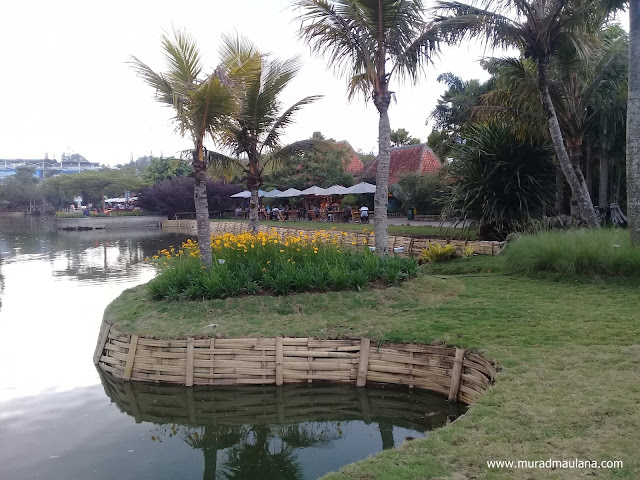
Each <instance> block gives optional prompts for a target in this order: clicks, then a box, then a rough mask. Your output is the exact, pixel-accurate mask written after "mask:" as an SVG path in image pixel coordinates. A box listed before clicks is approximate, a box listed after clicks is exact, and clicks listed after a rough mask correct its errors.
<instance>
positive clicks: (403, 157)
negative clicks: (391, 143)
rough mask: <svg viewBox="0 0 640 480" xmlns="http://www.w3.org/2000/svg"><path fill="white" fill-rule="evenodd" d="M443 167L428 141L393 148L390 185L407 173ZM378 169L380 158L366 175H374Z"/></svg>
mask: <svg viewBox="0 0 640 480" xmlns="http://www.w3.org/2000/svg"><path fill="white" fill-rule="evenodd" d="M441 168H442V163H440V160H439V159H438V157H437V156H436V154H435V153H433V150H431V149H430V148H429V147H428V146H427V144H426V143H420V144H418V145H405V146H403V147H396V148H392V149H391V161H390V163H389V185H393V184H394V183H398V181H399V180H400V177H401V176H402V175H404V174H407V173H435V172H438V171H439V170H440V169H441ZM377 170H378V160H375V161H374V162H373V163H372V164H371V165H370V166H369V168H368V169H367V171H366V173H365V175H364V176H367V177H373V176H375V175H376V172H377Z"/></svg>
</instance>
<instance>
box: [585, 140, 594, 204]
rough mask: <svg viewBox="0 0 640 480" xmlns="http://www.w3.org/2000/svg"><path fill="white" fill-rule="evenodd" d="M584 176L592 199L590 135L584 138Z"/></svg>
mask: <svg viewBox="0 0 640 480" xmlns="http://www.w3.org/2000/svg"><path fill="white" fill-rule="evenodd" d="M584 177H585V180H586V181H587V192H589V196H590V197H591V198H592V199H593V146H592V143H591V137H590V136H588V137H587V138H586V139H585V160H584Z"/></svg>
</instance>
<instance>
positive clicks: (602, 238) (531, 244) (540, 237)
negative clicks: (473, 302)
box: [505, 229, 640, 277]
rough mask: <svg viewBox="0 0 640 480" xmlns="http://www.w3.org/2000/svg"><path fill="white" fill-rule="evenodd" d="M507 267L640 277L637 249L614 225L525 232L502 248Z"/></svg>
mask: <svg viewBox="0 0 640 480" xmlns="http://www.w3.org/2000/svg"><path fill="white" fill-rule="evenodd" d="M505 263H506V266H507V268H508V269H509V270H512V271H522V272H524V273H537V272H545V271H546V272H553V273H560V274H564V275H573V274H579V275H606V276H624V277H640V249H638V248H635V249H634V248H633V247H632V246H631V242H630V240H629V232H628V231H626V230H617V229H599V230H570V231H548V232H540V233H537V234H534V235H524V236H522V237H520V238H518V239H517V240H515V241H514V242H512V243H510V244H509V246H508V247H507V249H506V250H505Z"/></svg>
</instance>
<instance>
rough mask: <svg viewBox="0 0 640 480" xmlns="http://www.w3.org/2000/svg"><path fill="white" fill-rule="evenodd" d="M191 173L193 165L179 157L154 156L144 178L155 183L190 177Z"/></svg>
mask: <svg viewBox="0 0 640 480" xmlns="http://www.w3.org/2000/svg"><path fill="white" fill-rule="evenodd" d="M190 175H193V166H191V165H189V163H187V162H185V161H183V160H181V159H179V158H174V157H169V158H157V157H153V158H152V159H151V162H150V163H149V166H148V167H147V168H146V169H145V171H144V174H143V176H142V178H143V179H144V180H145V181H146V182H148V183H151V184H154V183H159V182H162V181H163V180H168V179H170V178H177V177H188V176H190Z"/></svg>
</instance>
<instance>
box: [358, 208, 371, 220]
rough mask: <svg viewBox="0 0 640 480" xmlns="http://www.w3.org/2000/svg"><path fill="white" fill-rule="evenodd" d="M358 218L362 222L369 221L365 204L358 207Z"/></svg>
mask: <svg viewBox="0 0 640 480" xmlns="http://www.w3.org/2000/svg"><path fill="white" fill-rule="evenodd" d="M360 220H361V221H362V223H369V207H367V206H366V205H363V206H361V207H360Z"/></svg>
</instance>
